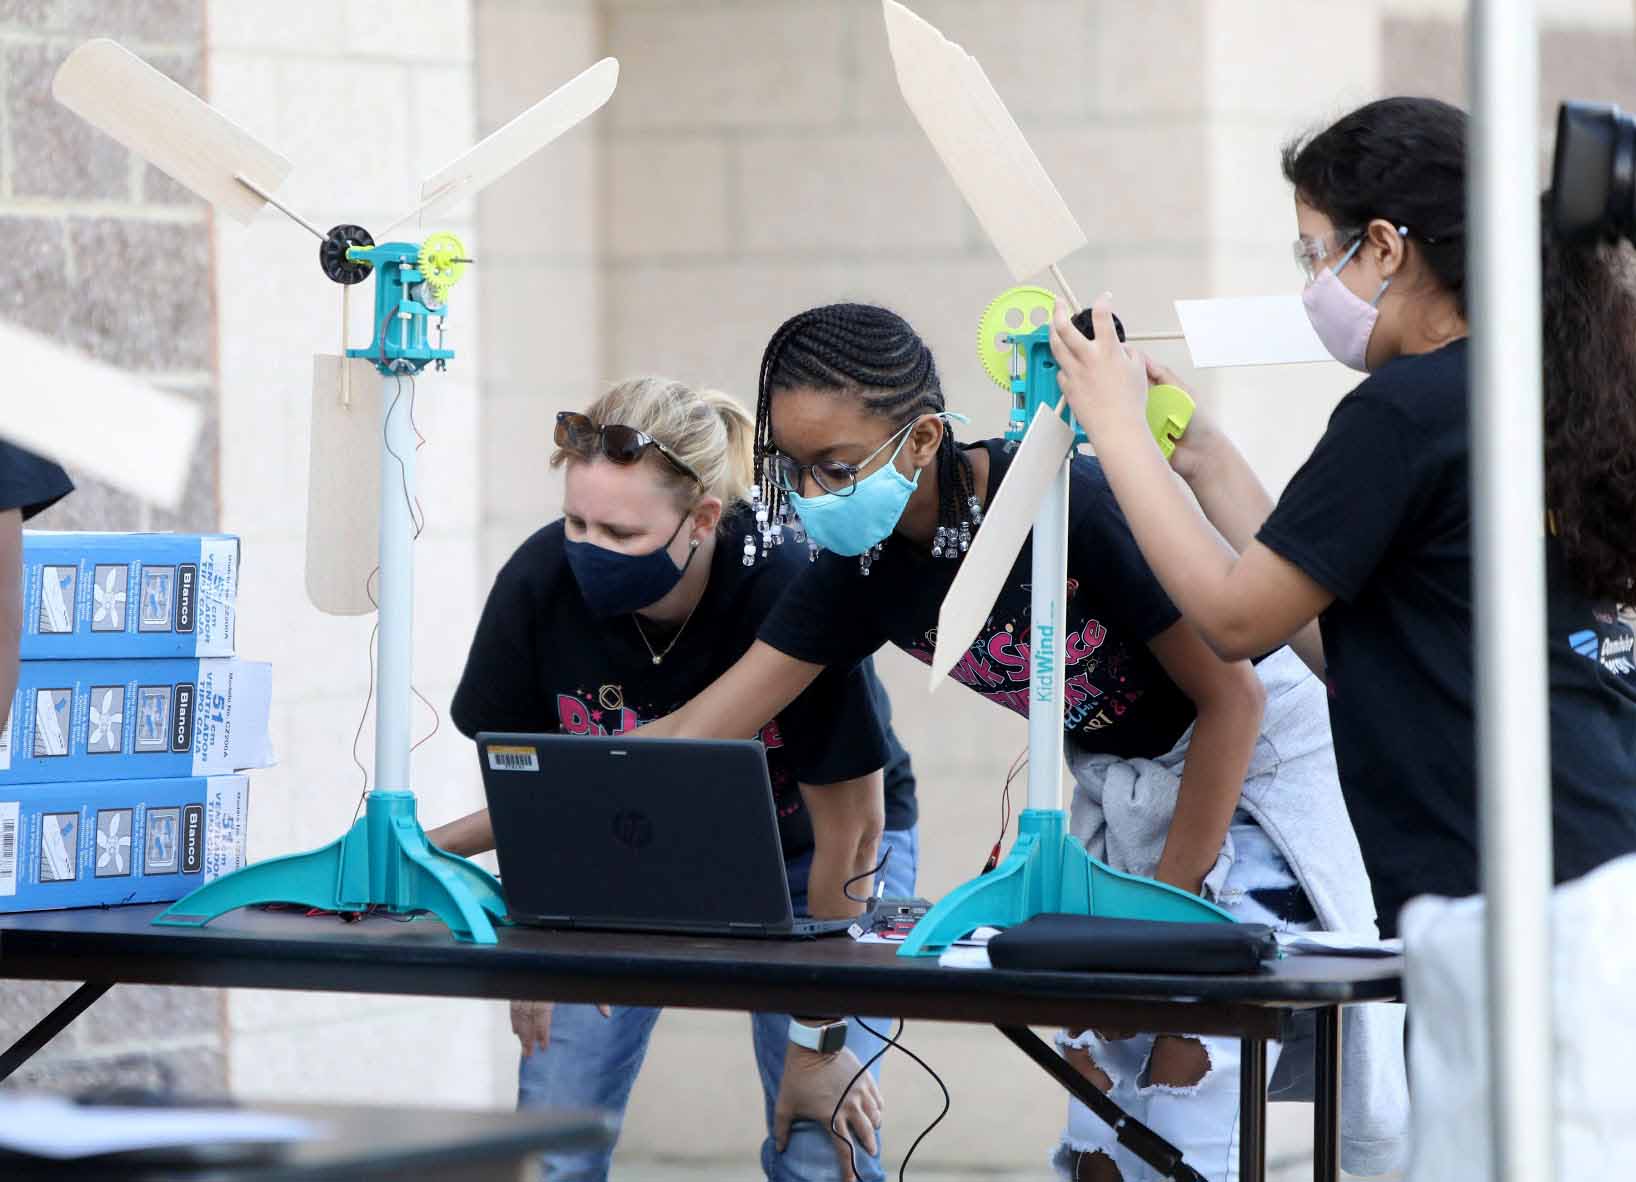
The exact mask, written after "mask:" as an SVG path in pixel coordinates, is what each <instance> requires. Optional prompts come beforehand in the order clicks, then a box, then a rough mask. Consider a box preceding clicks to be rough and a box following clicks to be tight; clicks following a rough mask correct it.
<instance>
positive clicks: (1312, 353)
mask: <svg viewBox="0 0 1636 1182" xmlns="http://www.w3.org/2000/svg"><path fill="white" fill-rule="evenodd" d="M1176 318H1177V319H1178V320H1180V321H1181V325H1182V335H1183V336H1185V337H1186V338H1187V350H1188V352H1189V353H1191V354H1192V356H1193V367H1194V368H1195V369H1212V368H1218V367H1222V366H1230V365H1300V364H1303V363H1306V362H1312V361H1333V360H1334V358H1333V357H1331V356H1330V354H1329V350H1328V349H1325V348H1324V344H1323V342H1322V341H1320V340H1319V339H1318V334H1317V333H1316V332H1314V331H1313V330H1312V322H1311V321H1310V320H1308V319H1307V310H1306V308H1305V307H1303V306H1302V304H1301V297H1300V296H1298V295H1275V296H1246V297H1242V298H1237V299H1218V300H1177V301H1176Z"/></svg>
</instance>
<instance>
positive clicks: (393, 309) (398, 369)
mask: <svg viewBox="0 0 1636 1182" xmlns="http://www.w3.org/2000/svg"><path fill="white" fill-rule="evenodd" d="M420 255H421V247H420V244H419V243H414V242H383V243H380V244H379V245H376V246H351V247H348V248H347V252H346V257H347V260H348V261H349V262H355V263H368V264H370V265H371V266H372V267H373V268H374V271H375V319H374V325H375V330H374V335H373V338H372V339H371V340H370V342H369V346H368V347H367V348H364V349H348V350H347V356H348V357H362V358H363V359H364V360H366V361H370V362H373V363H374V366H375V368H376V369H378V370H380V372H381V373H383V374H416V373H419V372H420V371H421V370H423V369H425V368H426V366H427V365H429V364H431V365H435V366H436V368H438V369H443V368H444V367H445V366H446V364H447V363H448V362H449V361H450V360H451V359H452V358H453V357H454V350H453V349H444V348H440V347H434V346H433V345H432V343H431V341H430V339H429V328H430V325H431V321H432V318H433V317H436V318H437V321H438V329H439V335H440V337H441V332H442V322H443V317H444V316H445V315H446V313H447V306H446V305H445V304H444V303H443V301H442V300H441V299H440V298H439V297H438V295H437V294H436V293H435V292H434V291H433V286H432V284H431V283H430V281H429V280H428V279H427V276H426V275H425V273H424V272H422V271H421V269H420Z"/></svg>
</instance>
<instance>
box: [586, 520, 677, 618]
mask: <svg viewBox="0 0 1636 1182" xmlns="http://www.w3.org/2000/svg"><path fill="white" fill-rule="evenodd" d="M689 516H691V514H689ZM687 520H688V519H687V517H683V518H682V519H681V520H680V521H678V522H677V523H676V528H675V529H673V530H671V531H670V537H668V538H666V539H665V544H664V545H663V546H660V547H659V548H658V549H657V550H654V551H651V552H649V553H647V554H621V553H619V552H618V551H617V550H609V549H606V548H604V547H602V546H596V545H592V544H591V543H590V542H576V541H573V540H571V539H564V541H563V549H564V551H565V553H566V554H567V556H568V566H569V569H571V570H572V571H573V572H574V581H575V582H577V583H578V584H579V592H580V595H582V596H583V597H584V599H585V606H586V607H588V608H590V609H591V614H592V615H593V616H595V617H596V618H597V619H599V620H607V619H612V618H613V617H614V616H624V615H629V614H630V613H631V612H634V611H638V610H640V609H642V608H644V607H648V606H650V605H651V604H655V603H658V602H659V601H660V600H661V599H663V598H664V597H665V596H667V595H669V594H670V593H671V591H673V590H675V588H676V584H677V583H679V582H681V581H682V575H684V574H686V573H687V568H688V567H689V566H692V565H693V555H694V554H697V553H698V550H699V542H698V539H696V538H695V539H694V540H693V545H692V548H691V549H690V550H689V551H688V554H687V561H686V562H684V563H683V564H682V565H681V566H677V565H676V564H675V563H674V562H673V561H671V557H670V544H671V543H672V542H674V541H675V540H676V535H677V534H678V533H680V532H681V529H682V526H684V525H686V524H687Z"/></svg>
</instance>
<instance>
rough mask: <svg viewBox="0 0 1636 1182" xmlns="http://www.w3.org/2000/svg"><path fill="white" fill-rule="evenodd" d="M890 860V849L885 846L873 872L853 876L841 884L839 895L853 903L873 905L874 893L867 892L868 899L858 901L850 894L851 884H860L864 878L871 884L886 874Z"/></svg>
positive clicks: (858, 899) (856, 897) (868, 871)
mask: <svg viewBox="0 0 1636 1182" xmlns="http://www.w3.org/2000/svg"><path fill="white" fill-rule="evenodd" d="M891 860H892V847H891V846H887V847H886V852H885V853H884V854H882V855H881V860H880V862H879V863H878V864H877V865H876V866H875V868H874V869H873V870H865V871H864V872H863V873H862V874H854V875H853V876H852V877H851V878H849V879H847V880H846V881H845V882H843V883H842V884H841V893H842V894H844V895H845V896H846V897H847V898H848V899H851V900H852V901H853V902H854V903H863V904H865V905H866V906H867V905H868V904H870V903H873V902H874V901H875V892H874V891H873V890H871V891H870V892H869V898H867V899H860V898H858V896H857V895H854V894H853V893H852V884H853V883H855V882H862V881H863V880H864V879H866V878H867V879H869V880H870V881H871V883H873V882H874V880H875V879H876V878H878V877H879V876H880V875H882V874H884V873H886V863H888V862H890V861H891Z"/></svg>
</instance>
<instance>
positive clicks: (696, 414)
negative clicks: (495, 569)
mask: <svg viewBox="0 0 1636 1182" xmlns="http://www.w3.org/2000/svg"><path fill="white" fill-rule="evenodd" d="M585 414H586V416H587V417H588V418H590V420H591V421H592V422H593V423H595V424H596V425H597V426H599V427H605V426H610V425H619V426H624V427H634V428H635V429H636V430H638V431H643V432H646V433H647V434H648V435H651V436H652V437H653V438H654V439H657V440H658V441H659V442H660V443H662V444H664V445H665V446H666V447H667V448H669V449H670V451H671V452H672V454H674V455H675V456H676V458H677V459H679V460H681V461H682V462H683V463H684V464H686V465H687V466H688V467H690V468H692V469H693V471H695V472H697V473H698V474H699V481H700V483H701V484H702V485H703V488H702V490H701V489H700V488H699V487H698V486H696V485H695V484H694V483H693V481H691V480H690V479H688V477H687V476H685V475H683V474H682V473H681V472H678V471H677V470H676V469H675V468H674V467H672V466H671V465H670V464H668V463H665V462H664V461H663V460H660V461H658V463H657V464H656V465H655V466H654V467H653V471H654V472H656V473H658V474H659V475H660V476H661V477H662V478H663V479H665V480H666V481H667V482H669V483H670V484H671V485H672V486H673V487H674V488H675V490H676V494H677V497H678V499H681V500H684V501H687V502H691V501H692V500H693V498H694V497H696V496H697V495H699V493H700V492H701V491H702V492H703V493H704V494H705V495H706V496H713V497H718V498H720V499H721V502H722V506H723V509H724V511H731V510H732V508H733V507H734V506H735V505H737V504H739V503H740V502H742V501H744V500H746V499H747V498H748V497H749V495H750V483H751V481H752V480H753V478H754V443H755V420H754V419H752V418H751V417H750V413H749V411H747V410H746V409H745V408H744V406H743V405H742V404H741V403H740V402H739V401H738V400H737V399H736V398H734V397H733V396H732V395H731V394H726V393H723V392H722V391H720V390H695V389H694V388H693V387H692V386H689V385H687V384H686V383H685V382H678V381H676V380H674V379H672V378H662V377H643V378H632V379H630V380H629V381H625V382H620V383H619V384H618V385H616V386H614V387H613V388H612V389H610V390H608V391H607V392H606V393H605V394H603V395H602V396H601V397H600V398H598V399H597V400H596V401H595V402H593V403H591V405H590V406H588V407H586V408H585ZM574 458H576V457H575V456H574V455H572V454H571V453H569V452H566V451H564V450H562V449H561V448H558V449H557V450H556V451H555V452H554V453H553V454H552V456H551V466H552V467H553V468H558V467H561V466H562V465H563V464H564V463H565V462H567V461H568V460H571V459H574Z"/></svg>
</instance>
